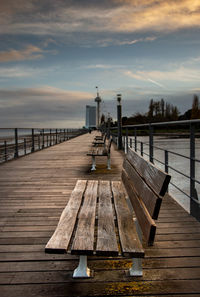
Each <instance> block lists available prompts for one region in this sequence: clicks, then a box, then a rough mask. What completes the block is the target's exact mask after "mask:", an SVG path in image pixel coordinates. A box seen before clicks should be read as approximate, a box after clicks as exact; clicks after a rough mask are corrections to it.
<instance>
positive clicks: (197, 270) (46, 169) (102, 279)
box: [0, 134, 200, 297]
mask: <svg viewBox="0 0 200 297" xmlns="http://www.w3.org/2000/svg"><path fill="white" fill-rule="evenodd" d="M93 137H94V136H93V134H87V135H83V136H80V137H77V138H75V139H72V140H70V141H68V142H65V143H62V144H59V145H56V146H54V147H50V148H48V149H45V150H43V151H40V152H36V153H34V154H30V155H27V156H25V157H22V158H19V159H18V160H13V161H10V162H7V163H5V164H3V165H1V166H0V231H1V232H0V296H1V297H12V296H15V297H22V296H24V297H29V296H37V297H40V296H41V297H42V296H46V297H55V296H56V297H58V296H104V295H105V296H149V295H150V296H166V295H168V296H178V297H181V296H187V297H189V296H193V297H194V296H200V223H199V222H197V221H196V220H195V219H194V218H193V217H191V216H190V215H188V214H187V213H186V212H185V211H184V210H183V209H182V208H181V207H180V206H179V205H177V203H175V202H174V201H173V200H172V199H171V198H170V197H166V198H165V200H164V202H163V205H162V207H161V212H160V216H159V221H158V223H157V226H158V229H157V235H156V242H155V245H154V246H153V247H151V248H147V249H146V250H145V251H146V254H145V259H144V264H143V267H144V276H143V277H142V278H131V277H128V276H126V274H125V270H126V269H128V268H129V267H130V266H131V260H124V259H120V258H110V259H109V260H108V259H107V260H105V259H104V258H102V257H91V258H90V259H89V263H88V266H89V267H90V268H92V269H94V277H93V278H91V279H89V280H74V279H72V277H71V276H72V270H73V269H74V268H75V266H77V263H78V259H77V257H76V256H71V255H52V254H45V253H44V247H45V244H46V243H47V241H48V239H49V237H50V236H51V234H52V233H53V231H54V229H55V227H56V225H57V222H58V219H59V216H60V214H61V212H62V209H63V208H64V207H65V205H66V203H67V201H68V198H69V195H70V192H71V190H72V189H73V187H74V185H75V183H76V180H77V179H78V178H82V179H84V178H85V179H97V178H103V179H105V178H106V179H115V180H116V179H120V171H121V165H122V160H123V153H120V152H118V151H117V150H116V149H115V148H112V153H111V165H112V170H111V171H108V170H107V169H106V162H104V160H102V158H101V159H100V160H98V159H97V166H98V170H97V171H96V172H92V173H91V172H90V164H91V157H89V156H86V153H87V151H88V150H89V146H90V145H89V144H90V143H91V142H92V139H93Z"/></svg>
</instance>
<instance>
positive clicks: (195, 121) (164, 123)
mask: <svg viewBox="0 0 200 297" xmlns="http://www.w3.org/2000/svg"><path fill="white" fill-rule="evenodd" d="M190 124H200V120H199V119H196V120H184V121H171V122H158V123H146V124H137V125H125V126H122V127H123V128H139V127H149V126H151V127H153V126H165V125H171V126H173V125H190ZM111 129H116V127H112V128H111Z"/></svg>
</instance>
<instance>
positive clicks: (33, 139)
mask: <svg viewBox="0 0 200 297" xmlns="http://www.w3.org/2000/svg"><path fill="white" fill-rule="evenodd" d="M34 151H35V138H34V129H32V149H31V153H33V152H34Z"/></svg>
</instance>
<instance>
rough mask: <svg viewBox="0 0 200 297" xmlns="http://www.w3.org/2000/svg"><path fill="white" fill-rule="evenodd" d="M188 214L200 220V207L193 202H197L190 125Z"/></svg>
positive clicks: (192, 128)
mask: <svg viewBox="0 0 200 297" xmlns="http://www.w3.org/2000/svg"><path fill="white" fill-rule="evenodd" d="M190 197H191V198H192V199H190V213H191V215H193V216H194V217H195V218H196V219H198V220H200V205H199V204H198V203H196V202H195V199H196V200H198V195H197V191H196V189H195V126H194V124H192V123H190Z"/></svg>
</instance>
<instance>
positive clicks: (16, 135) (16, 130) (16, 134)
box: [14, 128, 19, 158]
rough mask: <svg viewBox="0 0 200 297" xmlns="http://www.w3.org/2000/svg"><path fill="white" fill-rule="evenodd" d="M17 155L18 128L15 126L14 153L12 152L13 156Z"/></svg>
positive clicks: (16, 156)
mask: <svg viewBox="0 0 200 297" xmlns="http://www.w3.org/2000/svg"><path fill="white" fill-rule="evenodd" d="M18 157H19V153H18V129H17V128H15V154H14V158H18Z"/></svg>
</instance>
